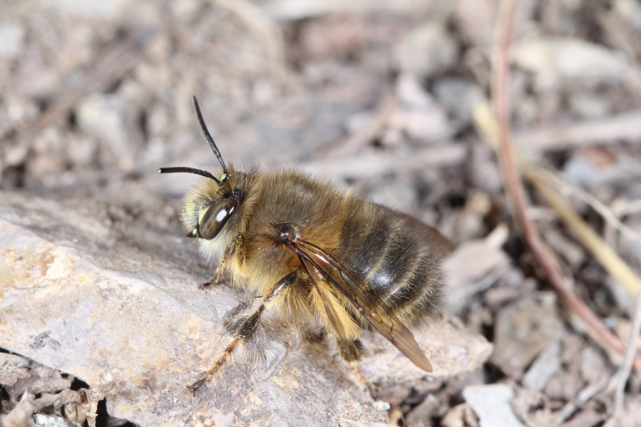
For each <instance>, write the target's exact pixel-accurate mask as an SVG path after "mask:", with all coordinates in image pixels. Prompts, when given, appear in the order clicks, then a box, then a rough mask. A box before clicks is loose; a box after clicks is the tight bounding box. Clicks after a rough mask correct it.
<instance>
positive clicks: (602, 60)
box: [513, 38, 632, 87]
mask: <svg viewBox="0 0 641 427" xmlns="http://www.w3.org/2000/svg"><path fill="white" fill-rule="evenodd" d="M513 58H514V62H515V63H516V64H517V65H518V66H519V67H521V68H523V69H525V70H527V71H530V72H532V73H534V74H535V75H536V78H537V82H538V84H539V85H540V86H541V87H549V86H550V85H563V84H572V85H577V84H579V85H585V86H588V87H594V86H597V85H599V84H604V83H624V82H625V81H626V79H628V78H630V77H631V73H632V68H631V67H630V64H628V62H627V61H626V60H625V58H624V57H623V56H622V55H620V54H619V53H617V52H615V51H613V50H609V49H606V48H605V47H603V46H599V45H597V44H594V43H589V42H586V41H583V40H578V39H571V38H540V39H534V40H529V41H524V42H521V43H518V44H516V45H515V46H514V50H513Z"/></svg>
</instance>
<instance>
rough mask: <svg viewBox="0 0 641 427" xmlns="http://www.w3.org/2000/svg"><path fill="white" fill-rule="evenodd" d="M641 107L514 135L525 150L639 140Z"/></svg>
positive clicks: (557, 148) (559, 148)
mask: <svg viewBox="0 0 641 427" xmlns="http://www.w3.org/2000/svg"><path fill="white" fill-rule="evenodd" d="M639 123H641V110H633V111H628V112H626V113H622V114H618V115H615V116H609V117H607V118H604V119H599V120H591V121H585V122H579V123H574V124H567V125H563V126H560V125H557V126H550V127H545V128H539V129H531V130H528V131H520V132H518V133H516V134H515V138H514V139H515V140H517V141H518V145H519V146H520V147H522V148H523V149H527V150H538V151H541V150H555V151H558V150H566V149H568V148H572V147H585V146H588V145H595V144H601V145H603V144H614V143H619V142H620V141H627V142H629V143H635V142H636V143H639V142H641V126H639Z"/></svg>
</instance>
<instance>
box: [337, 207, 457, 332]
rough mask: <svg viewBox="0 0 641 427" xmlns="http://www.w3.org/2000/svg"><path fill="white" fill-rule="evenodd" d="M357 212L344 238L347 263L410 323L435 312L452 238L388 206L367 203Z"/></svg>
mask: <svg viewBox="0 0 641 427" xmlns="http://www.w3.org/2000/svg"><path fill="white" fill-rule="evenodd" d="M352 212H353V214H350V215H348V216H347V218H346V221H345V224H344V227H343V233H342V239H341V240H342V244H343V248H344V249H345V251H344V252H343V253H344V256H345V258H344V260H345V264H346V266H348V267H349V268H350V269H351V270H352V271H354V272H355V273H357V274H359V275H360V276H361V278H363V280H364V282H365V283H366V284H367V286H369V288H370V289H369V290H370V292H372V293H373V294H375V295H377V296H378V297H379V298H381V299H382V300H383V301H385V302H386V303H387V304H388V305H389V307H390V308H391V309H392V310H393V311H394V312H395V314H396V315H397V316H398V317H399V318H400V319H401V320H403V321H404V322H405V323H406V324H409V325H411V324H415V323H418V322H420V321H421V320H423V319H425V318H427V317H429V316H430V315H431V314H433V313H434V311H436V309H437V307H438V304H439V300H440V296H441V287H442V277H441V271H440V268H439V263H440V259H441V258H442V256H443V255H444V254H445V253H446V252H447V248H446V246H447V241H446V240H445V239H444V238H443V237H442V236H441V235H440V234H439V233H438V232H437V231H436V230H434V229H432V228H431V227H428V226H427V225H425V224H423V223H421V222H419V221H417V220H415V219H413V218H410V217H408V216H406V215H404V214H401V213H398V212H395V211H392V210H391V209H388V208H385V207H383V206H379V205H376V204H372V203H367V202H361V203H360V204H359V206H354V209H352ZM357 218H358V219H359V220H356V219H357ZM364 218H367V220H366V221H363V219H364Z"/></svg>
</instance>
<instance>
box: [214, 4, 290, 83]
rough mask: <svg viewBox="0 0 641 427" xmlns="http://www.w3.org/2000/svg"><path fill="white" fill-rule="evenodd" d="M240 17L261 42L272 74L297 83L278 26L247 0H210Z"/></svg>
mask: <svg viewBox="0 0 641 427" xmlns="http://www.w3.org/2000/svg"><path fill="white" fill-rule="evenodd" d="M210 1H211V2H212V3H214V4H217V5H218V6H221V7H224V8H225V9H227V10H229V11H230V12H232V13H233V14H235V15H236V16H237V17H238V18H240V19H241V20H242V21H243V22H244V23H245V24H246V25H247V26H248V27H249V28H250V29H251V30H252V31H253V32H254V34H255V35H256V38H257V39H258V40H259V41H260V42H261V43H263V45H264V47H265V54H266V56H267V61H268V64H269V67H270V72H271V73H272V75H273V76H274V77H275V78H277V79H278V80H280V81H281V82H283V83H290V84H291V83H297V81H298V79H297V78H296V77H295V75H294V74H293V73H292V72H291V71H290V69H289V67H288V66H287V59H286V55H285V41H284V40H283V34H282V33H281V31H280V28H279V27H278V25H277V24H276V22H274V20H273V19H271V18H270V17H269V16H268V15H267V14H265V12H263V11H262V10H261V9H260V8H259V7H258V6H256V5H255V4H253V3H251V2H249V1H247V0H210Z"/></svg>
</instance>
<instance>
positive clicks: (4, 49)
mask: <svg viewBox="0 0 641 427" xmlns="http://www.w3.org/2000/svg"><path fill="white" fill-rule="evenodd" d="M24 38H25V29H24V27H23V26H22V25H21V24H20V23H18V22H13V21H5V22H2V23H0V60H7V59H13V58H15V57H16V56H17V55H18V54H19V53H20V50H21V49H22V45H23V44H24Z"/></svg>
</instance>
